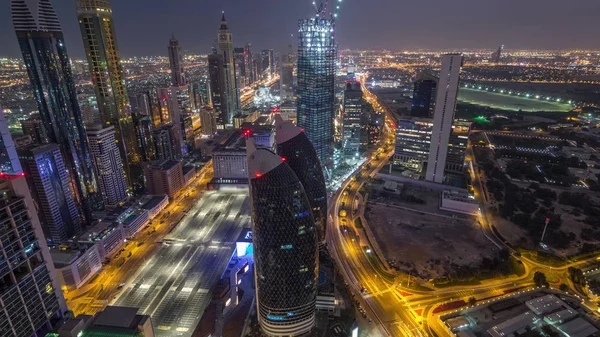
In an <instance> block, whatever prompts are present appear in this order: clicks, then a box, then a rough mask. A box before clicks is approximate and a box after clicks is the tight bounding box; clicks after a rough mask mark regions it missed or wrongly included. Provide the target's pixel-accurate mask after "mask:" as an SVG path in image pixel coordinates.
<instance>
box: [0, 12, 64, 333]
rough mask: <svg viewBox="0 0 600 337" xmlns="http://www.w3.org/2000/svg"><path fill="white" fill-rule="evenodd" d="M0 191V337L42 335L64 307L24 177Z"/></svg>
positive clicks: (1, 184) (11, 179) (0, 185)
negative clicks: (0, 243) (0, 307)
mask: <svg viewBox="0 0 600 337" xmlns="http://www.w3.org/2000/svg"><path fill="white" fill-rule="evenodd" d="M44 2H45V1H42V3H44ZM0 189H1V190H2V191H3V192H4V193H2V197H1V198H0V220H1V221H2V223H3V226H2V229H1V230H0V240H1V241H2V245H0V256H2V257H5V258H6V260H5V259H4V258H3V259H0V282H1V284H2V287H0V303H2V307H3V308H4V310H0V336H34V335H42V336H43V335H44V334H45V333H46V332H49V331H51V330H52V329H53V328H54V327H53V326H52V324H53V323H52V322H57V321H59V320H60V319H61V318H63V317H64V314H65V313H66V312H67V304H66V303H65V300H64V298H63V294H62V290H61V288H60V282H59V280H58V278H57V276H56V275H57V274H56V271H55V269H54V265H53V264H52V258H51V257H50V250H49V249H48V246H47V245H46V239H45V237H44V233H43V232H42V229H41V226H40V222H39V220H38V217H37V212H36V210H35V207H34V204H33V200H32V198H31V195H30V194H29V189H28V186H27V182H26V180H25V177H23V176H21V175H20V174H18V175H13V176H8V175H6V176H3V177H2V179H0Z"/></svg>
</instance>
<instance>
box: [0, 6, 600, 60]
mask: <svg viewBox="0 0 600 337" xmlns="http://www.w3.org/2000/svg"><path fill="white" fill-rule="evenodd" d="M330 1H331V2H334V1H337V0H330ZM1 2H2V3H1V5H0V6H1V7H0V56H12V57H16V56H20V52H19V49H18V45H17V43H16V38H15V35H14V31H13V27H12V20H11V18H10V1H9V0H2V1H1ZM52 2H53V4H54V6H55V8H56V10H57V12H58V15H59V19H60V21H61V24H62V27H63V30H64V32H65V38H66V41H67V45H68V49H69V51H70V54H71V55H72V56H73V57H83V56H84V53H83V45H82V42H81V36H80V33H79V27H78V23H77V17H76V13H75V3H74V0H53V1H52ZM336 4H337V2H336ZM112 6H113V13H114V18H115V24H116V29H117V36H118V39H119V40H118V42H119V47H120V50H121V53H122V55H123V56H125V57H128V56H142V55H166V45H167V43H168V39H169V38H170V36H171V33H174V34H175V36H176V37H177V38H178V39H179V40H180V44H181V46H182V48H183V49H184V51H186V52H192V53H207V52H209V51H210V46H211V45H212V42H213V41H214V39H215V37H216V30H217V28H218V27H219V21H220V13H221V10H225V13H226V16H227V20H228V22H229V27H230V29H231V30H232V32H233V38H234V43H235V44H236V45H238V46H241V45H243V44H244V43H245V42H251V43H252V45H253V46H254V48H255V50H259V49H263V48H273V49H276V50H278V51H284V50H286V46H287V45H288V44H290V42H291V37H290V34H292V33H294V32H295V31H296V26H297V20H298V19H299V18H304V17H307V16H309V15H311V14H312V13H313V12H314V10H313V7H312V5H311V0H245V1H242V0H113V5H112ZM598 13H600V1H598V0H570V1H566V0H502V1H499V0H409V1H404V0H343V2H342V3H341V11H340V16H339V17H338V20H337V39H338V44H339V46H340V48H353V49H354V48H385V49H389V50H405V49H414V48H426V49H461V48H489V49H492V48H496V47H497V46H498V45H499V44H505V45H506V48H507V49H524V48H529V49H536V48H539V49H567V48H582V49H583V48H586V49H600V34H599V29H598V27H597V21H598V18H597V16H598ZM294 39H295V38H294Z"/></svg>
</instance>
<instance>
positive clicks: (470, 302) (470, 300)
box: [468, 297, 477, 306]
mask: <svg viewBox="0 0 600 337" xmlns="http://www.w3.org/2000/svg"><path fill="white" fill-rule="evenodd" d="M468 302H469V305H471V306H472V305H475V303H477V299H475V297H469V301H468Z"/></svg>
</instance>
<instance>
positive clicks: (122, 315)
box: [53, 306, 154, 337]
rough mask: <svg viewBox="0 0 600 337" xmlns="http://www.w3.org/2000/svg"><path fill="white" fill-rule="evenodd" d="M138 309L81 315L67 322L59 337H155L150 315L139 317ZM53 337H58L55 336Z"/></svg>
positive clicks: (59, 332) (107, 309)
mask: <svg viewBox="0 0 600 337" xmlns="http://www.w3.org/2000/svg"><path fill="white" fill-rule="evenodd" d="M138 310H139V309H138V308H132V307H118V306H108V307H106V308H105V309H104V311H100V312H99V313H97V314H96V316H94V317H92V316H89V315H79V316H77V317H76V318H72V319H70V320H69V321H67V322H65V324H63V326H62V327H61V328H60V329H59V330H58V336H59V337H111V336H118V337H154V328H153V326H152V320H151V318H150V316H149V315H139V314H138V313H137V312H138ZM53 336H56V334H54V335H53Z"/></svg>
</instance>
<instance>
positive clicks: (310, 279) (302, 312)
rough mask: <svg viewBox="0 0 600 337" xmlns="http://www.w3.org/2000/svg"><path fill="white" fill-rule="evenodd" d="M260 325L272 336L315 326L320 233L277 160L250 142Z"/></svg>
mask: <svg viewBox="0 0 600 337" xmlns="http://www.w3.org/2000/svg"><path fill="white" fill-rule="evenodd" d="M247 152H248V157H247V160H248V177H249V180H250V184H249V185H250V201H251V214H252V233H253V238H252V241H253V243H254V266H255V275H254V277H255V282H256V307H257V311H258V321H259V323H260V326H261V328H262V330H263V332H264V333H265V334H267V335H268V336H298V335H302V334H304V333H308V332H310V331H311V330H312V328H313V326H314V324H315V309H316V299H317V274H318V249H317V233H316V229H315V226H314V225H315V222H314V218H313V214H312V210H311V206H310V203H309V201H308V198H307V197H306V193H305V191H304V188H303V187H302V184H301V183H300V181H299V180H298V177H297V176H296V174H295V173H294V171H293V170H292V169H291V168H290V167H289V166H288V164H286V163H285V161H283V160H282V159H281V158H280V157H279V156H277V155H275V154H274V153H273V152H270V151H269V150H266V149H258V150H257V149H256V147H255V146H254V144H253V141H252V140H249V141H247Z"/></svg>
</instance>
